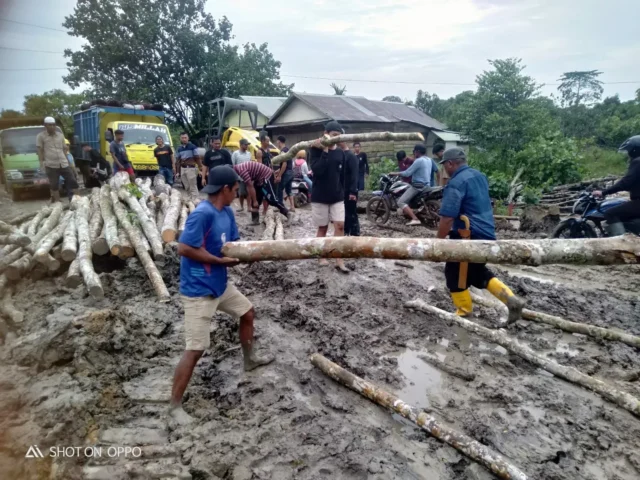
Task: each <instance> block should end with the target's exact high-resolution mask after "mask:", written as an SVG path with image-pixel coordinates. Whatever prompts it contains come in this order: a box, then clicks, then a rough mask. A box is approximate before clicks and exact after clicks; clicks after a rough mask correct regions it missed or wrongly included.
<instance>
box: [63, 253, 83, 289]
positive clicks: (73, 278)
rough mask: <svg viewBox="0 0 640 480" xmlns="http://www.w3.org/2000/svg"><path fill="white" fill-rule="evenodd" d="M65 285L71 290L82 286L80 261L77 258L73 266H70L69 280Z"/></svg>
mask: <svg viewBox="0 0 640 480" xmlns="http://www.w3.org/2000/svg"><path fill="white" fill-rule="evenodd" d="M64 284H65V285H66V286H67V287H69V288H78V287H79V286H80V285H82V274H81V273H80V261H79V260H78V259H77V258H76V259H75V260H74V261H73V262H71V265H69V271H68V272H67V278H66V279H65V282H64Z"/></svg>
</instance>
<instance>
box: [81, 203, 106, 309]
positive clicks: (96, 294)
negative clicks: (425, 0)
mask: <svg viewBox="0 0 640 480" xmlns="http://www.w3.org/2000/svg"><path fill="white" fill-rule="evenodd" d="M75 220H76V227H77V230H78V243H79V244H80V245H79V248H78V264H79V267H80V272H81V273H82V279H83V280H84V284H85V285H86V286H87V290H88V291H89V294H90V295H91V296H92V297H93V298H97V299H100V298H103V297H104V290H103V288H102V283H101V282H100V277H98V274H97V273H96V272H95V270H94V269H93V262H92V258H93V252H92V250H91V240H90V239H89V200H88V199H87V198H86V197H82V198H80V200H79V201H78V202H77V207H76V211H75Z"/></svg>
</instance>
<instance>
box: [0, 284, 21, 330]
mask: <svg viewBox="0 0 640 480" xmlns="http://www.w3.org/2000/svg"><path fill="white" fill-rule="evenodd" d="M0 313H2V314H3V315H4V316H6V317H7V318H8V319H9V320H11V321H12V322H13V323H14V324H18V323H22V322H23V321H24V313H22V312H20V311H19V310H18V309H17V308H16V307H15V306H14V305H13V298H12V296H11V290H10V289H8V288H7V289H6V290H5V292H4V296H3V297H2V302H0Z"/></svg>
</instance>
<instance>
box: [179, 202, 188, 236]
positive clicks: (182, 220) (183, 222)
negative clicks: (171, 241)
mask: <svg viewBox="0 0 640 480" xmlns="http://www.w3.org/2000/svg"><path fill="white" fill-rule="evenodd" d="M188 216H189V209H188V208H187V205H186V204H184V203H183V204H182V207H181V208H180V220H178V239H180V235H182V232H184V226H185V225H186V224H187V217H188Z"/></svg>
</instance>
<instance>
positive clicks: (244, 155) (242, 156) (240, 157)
mask: <svg viewBox="0 0 640 480" xmlns="http://www.w3.org/2000/svg"><path fill="white" fill-rule="evenodd" d="M250 161H251V152H250V151H249V150H247V151H246V152H241V151H240V150H236V151H235V152H233V154H232V155H231V163H233V164H234V165H240V164H241V163H244V162H250Z"/></svg>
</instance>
